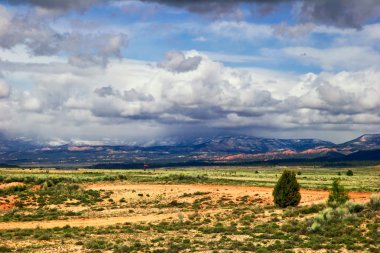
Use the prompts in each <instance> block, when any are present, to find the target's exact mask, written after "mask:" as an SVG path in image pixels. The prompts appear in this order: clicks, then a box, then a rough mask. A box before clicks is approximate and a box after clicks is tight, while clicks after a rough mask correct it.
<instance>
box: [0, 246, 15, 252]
mask: <svg viewBox="0 0 380 253" xmlns="http://www.w3.org/2000/svg"><path fill="white" fill-rule="evenodd" d="M12 251H13V249H12V248H10V247H8V246H0V252H12Z"/></svg>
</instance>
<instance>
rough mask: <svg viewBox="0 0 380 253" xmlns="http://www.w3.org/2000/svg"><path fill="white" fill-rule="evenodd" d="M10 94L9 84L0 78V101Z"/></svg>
mask: <svg viewBox="0 0 380 253" xmlns="http://www.w3.org/2000/svg"><path fill="white" fill-rule="evenodd" d="M10 94H11V87H10V86H9V84H8V83H7V82H6V81H5V80H2V79H1V78H0V99H1V98H7V97H9V95H10Z"/></svg>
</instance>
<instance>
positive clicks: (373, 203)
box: [368, 195, 380, 211]
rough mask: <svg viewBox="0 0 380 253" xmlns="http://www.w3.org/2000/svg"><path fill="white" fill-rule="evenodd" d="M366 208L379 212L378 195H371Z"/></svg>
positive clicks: (379, 196)
mask: <svg viewBox="0 0 380 253" xmlns="http://www.w3.org/2000/svg"><path fill="white" fill-rule="evenodd" d="M368 206H369V208H371V209H372V210H374V211H378V210H380V195H372V196H371V198H370V200H369V203H368Z"/></svg>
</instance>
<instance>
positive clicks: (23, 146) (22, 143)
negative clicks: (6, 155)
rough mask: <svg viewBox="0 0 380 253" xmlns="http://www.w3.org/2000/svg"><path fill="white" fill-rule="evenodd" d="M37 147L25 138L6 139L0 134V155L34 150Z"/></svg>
mask: <svg viewBox="0 0 380 253" xmlns="http://www.w3.org/2000/svg"><path fill="white" fill-rule="evenodd" d="M37 146H38V145H37V144H35V143H34V142H33V141H32V140H30V139H27V138H7V137H5V135H4V134H1V133H0V154H1V153H2V152H10V151H24V150H30V149H33V148H36V147H37Z"/></svg>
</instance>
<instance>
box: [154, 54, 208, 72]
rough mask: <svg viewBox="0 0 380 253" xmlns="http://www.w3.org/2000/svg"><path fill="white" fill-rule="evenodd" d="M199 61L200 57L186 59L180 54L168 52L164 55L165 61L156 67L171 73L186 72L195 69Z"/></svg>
mask: <svg viewBox="0 0 380 253" xmlns="http://www.w3.org/2000/svg"><path fill="white" fill-rule="evenodd" d="M201 60H202V58H201V57H200V56H192V57H187V58H186V57H185V55H184V54H183V53H181V52H178V51H170V52H168V53H166V59H165V60H164V61H162V62H160V63H159V64H158V66H159V67H161V68H164V69H166V70H169V71H172V72H188V71H192V70H195V69H197V68H198V65H199V63H200V62H201Z"/></svg>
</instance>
